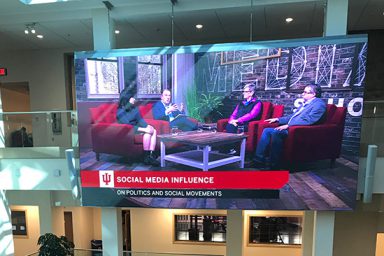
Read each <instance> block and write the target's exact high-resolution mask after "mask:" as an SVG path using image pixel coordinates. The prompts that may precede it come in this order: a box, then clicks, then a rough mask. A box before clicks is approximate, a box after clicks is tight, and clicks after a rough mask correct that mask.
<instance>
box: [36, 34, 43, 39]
mask: <svg viewBox="0 0 384 256" xmlns="http://www.w3.org/2000/svg"><path fill="white" fill-rule="evenodd" d="M36 37H37V38H39V39H43V38H44V36H43V35H37V36H36Z"/></svg>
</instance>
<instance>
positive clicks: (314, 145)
mask: <svg viewBox="0 0 384 256" xmlns="http://www.w3.org/2000/svg"><path fill="white" fill-rule="evenodd" d="M346 113H347V109H346V108H345V107H336V105H332V104H328V105H327V110H326V120H325V121H324V123H322V124H319V125H311V126H292V127H289V130H288V137H287V138H286V140H285V142H284V151H283V152H284V153H283V161H284V162H286V163H291V164H297V163H300V162H311V161H316V160H324V159H331V164H333V163H334V161H335V160H336V158H338V157H339V156H340V152H341V144H342V139H343V132H344V124H345V117H346ZM275 126H277V125H276V124H268V123H265V122H263V123H262V124H260V125H259V131H258V136H257V137H258V138H259V139H260V137H261V133H262V131H263V129H264V128H266V127H275Z"/></svg>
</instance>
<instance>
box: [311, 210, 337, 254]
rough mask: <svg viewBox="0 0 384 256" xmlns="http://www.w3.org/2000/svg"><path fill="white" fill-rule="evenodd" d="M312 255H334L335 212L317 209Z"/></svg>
mask: <svg viewBox="0 0 384 256" xmlns="http://www.w3.org/2000/svg"><path fill="white" fill-rule="evenodd" d="M313 226H314V227H313V246H312V256H332V254H333V232H334V226H335V212H331V211H327V212H326V211H322V212H319V211H315V213H314V225H313Z"/></svg>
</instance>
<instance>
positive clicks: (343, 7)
mask: <svg viewBox="0 0 384 256" xmlns="http://www.w3.org/2000/svg"><path fill="white" fill-rule="evenodd" d="M324 14H325V17H324V33H323V34H324V36H340V35H346V34H347V21H348V20H347V19H348V0H327V6H326V8H325V10H324Z"/></svg>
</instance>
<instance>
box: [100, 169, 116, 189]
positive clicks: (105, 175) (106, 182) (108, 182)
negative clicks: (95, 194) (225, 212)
mask: <svg viewBox="0 0 384 256" xmlns="http://www.w3.org/2000/svg"><path fill="white" fill-rule="evenodd" d="M99 181H100V187H101V188H113V187H114V186H115V178H114V176H113V171H99Z"/></svg>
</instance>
